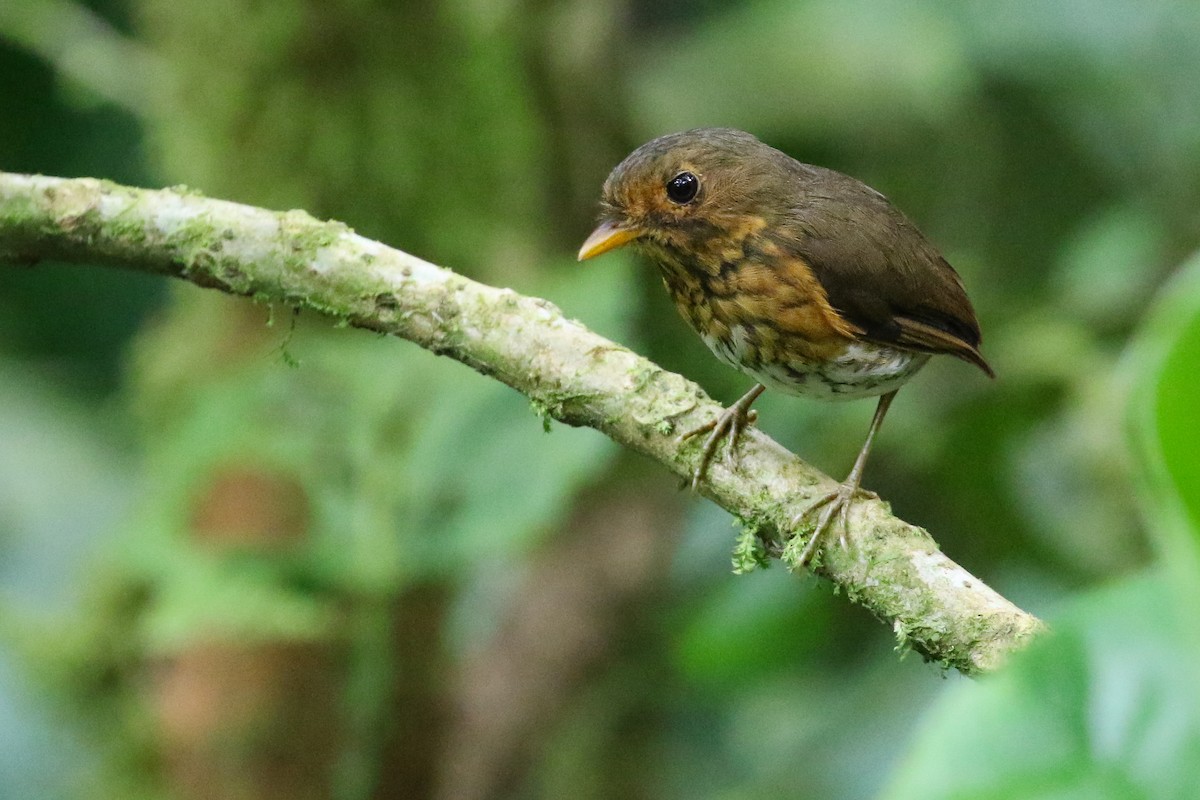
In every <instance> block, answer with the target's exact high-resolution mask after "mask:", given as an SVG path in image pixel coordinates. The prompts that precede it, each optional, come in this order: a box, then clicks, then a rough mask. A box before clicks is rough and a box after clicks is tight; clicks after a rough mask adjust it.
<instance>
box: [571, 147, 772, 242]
mask: <svg viewBox="0 0 1200 800" xmlns="http://www.w3.org/2000/svg"><path fill="white" fill-rule="evenodd" d="M795 163H796V162H793V161H792V160H791V159H789V158H788V157H787V156H785V155H784V154H783V153H781V152H779V151H778V150H776V149H774V148H772V147H769V146H768V145H765V144H763V143H762V142H760V141H759V140H758V139H756V138H754V137H753V136H751V135H750V134H748V133H744V132H742V131H738V130H733V129H731V128H697V129H695V130H690V131H685V132H683V133H673V134H670V135H668V136H662V137H659V138H658V139H654V140H653V141H650V142H647V143H646V144H644V145H642V146H641V147H639V148H638V149H637V150H634V151H633V152H632V153H630V154H629V156H628V157H627V158H626V159H625V160H624V161H622V162H621V163H620V164H618V165H617V166H616V168H614V169H613V171H612V173H611V174H610V175H609V176H608V180H606V181H605V182H604V194H603V198H602V201H601V209H602V210H601V214H600V224H599V225H598V226H597V228H596V230H595V231H593V232H592V235H591V236H589V237H588V238H587V241H585V242H584V243H583V246H582V247H581V248H580V250H579V260H580V261H584V260H586V259H589V258H594V257H595V256H598V255H601V254H602V253H606V252H608V251H609V250H613V249H615V248H618V247H622V246H624V245H627V244H633V245H634V246H635V247H638V248H639V249H643V250H647V251H649V252H650V253H651V254H652V255H654V254H661V255H667V254H670V253H675V254H687V255H689V256H691V257H692V258H704V257H705V256H706V255H711V256H713V257H719V255H720V253H719V250H720V248H722V247H728V246H729V245H730V244H733V243H740V242H741V241H742V240H743V239H744V238H745V237H746V236H748V235H752V234H754V233H756V232H758V231H759V230H762V229H763V228H766V227H768V226H769V225H770V224H771V223H772V222H773V219H772V217H773V215H774V214H777V213H779V211H780V210H782V209H786V208H787V205H788V204H787V198H788V190H789V185H791V184H792V182H793V181H794V179H795V177H796V176H795V175H793V174H792V172H791V171H792V170H793V169H794V167H792V166H790V165H793V164H795Z"/></svg>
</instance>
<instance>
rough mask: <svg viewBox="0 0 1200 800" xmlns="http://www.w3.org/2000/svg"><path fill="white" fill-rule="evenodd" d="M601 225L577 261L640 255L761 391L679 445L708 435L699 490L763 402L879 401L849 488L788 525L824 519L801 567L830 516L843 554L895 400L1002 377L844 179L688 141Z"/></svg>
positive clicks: (626, 186) (647, 169)
mask: <svg viewBox="0 0 1200 800" xmlns="http://www.w3.org/2000/svg"><path fill="white" fill-rule="evenodd" d="M600 209H601V210H600V219H599V224H598V225H597V227H596V228H595V230H594V231H593V232H592V234H591V235H590V236H588V237H587V239H586V240H585V241H584V243H583V245H582V247H581V248H580V249H579V255H578V258H579V260H580V261H586V260H588V259H591V258H595V257H596V256H599V255H601V254H603V253H606V252H609V251H611V250H614V249H616V248H620V247H625V246H630V247H632V248H633V249H635V250H637V251H639V252H640V253H641V254H643V255H644V256H645V257H647V258H648V259H649V261H651V262H653V264H654V265H656V266H657V267H658V270H659V272H660V274H661V276H662V280H663V284H664V285H665V287H666V289H667V292H668V293H669V294H670V296H671V299H672V300H673V301H674V304H675V306H676V308H677V309H678V310H679V313H680V314H681V315H682V316H683V318H684V320H685V321H686V322H687V323H688V324H689V325H690V326H691V327H692V329H693V330H695V332H696V333H697V334H699V336H700V338H701V339H702V340H703V341H704V343H705V344H706V345H707V346H708V348H709V349H710V350H711V351H712V352H713V354H714V355H715V356H716V357H717V358H718V359H719V360H721V361H722V362H724V363H726V364H727V365H729V366H731V367H733V368H735V369H737V370H740V371H741V372H743V373H745V374H746V375H748V376H749V377H750V378H752V379H754V381H755V383H754V386H753V387H752V388H751V389H750V390H749V391H748V392H746V394H745V395H744V396H742V398H741V399H739V400H738V401H737V402H735V403H734V404H733V405H732V406H730V407H729V408H728V409H724V410H723V411H722V413H721V414H720V415H719V416H717V417H716V418H715V419H714V420H712V421H711V422H709V423H707V424H705V425H701V426H700V427H698V428H696V429H695V430H691V431H688V432H686V433H684V434H683V438H684V439H691V438H693V437H695V436H699V435H701V434H704V433H707V434H708V436H707V438H706V439H705V441H704V445H703V449H702V450H701V455H700V459H699V462H698V464H697V466H696V468H695V470H694V471H693V473H692V477H691V484H692V487H693V488H694V489H695V488H699V487H700V485H701V482H702V481H703V479H704V476H705V474H706V470H707V469H708V466H709V464H710V462H711V461H712V458H713V456H714V454H715V452H716V450H717V449H718V447H719V446H720V444H721V441H722V439H723V438H727V439H728V443H727V445H726V451H725V453H726V458H727V459H732V458H734V457H735V456H734V452H735V448H736V446H737V441H738V438H739V437H740V436H741V434H742V432H743V431H744V430H745V428H746V426H747V425H749V424H751V423H753V422H754V421H755V420H756V412H754V411H753V410H752V409H751V406H752V405H753V403H754V401H755V400H756V399H757V398H758V396H759V395H761V394H762V393H763V392H764V391H765V390H767V389H772V390H777V391H780V392H783V393H786V394H789V395H797V396H803V397H812V398H818V399H821V400H835V401H836V400H854V399H859V398H869V397H877V398H878V401H877V404H876V407H875V414H874V416H873V418H872V420H871V424H870V427H869V428H868V430H867V436H866V440H865V441H864V442H863V445H862V448H861V449H860V450H859V452H858V456H857V458H856V459H855V461H854V466H853V467H852V468H851V470H850V473H849V475H848V476H847V477H846V479H845V480H844V481H843V482H842V483H841V484H839V485H838V487H837V489H835V490H834V491H832V492H830V493H828V494H827V495H825V496H823V497H821V498H819V499H817V500H816V501H815V502H813V503H811V504H810V505H809V506H808V507H807V508H806V509H805V510H804V511H803V512H802V513H800V514H799V515H798V516H797V517H796V518H795V519H794V520H793V521H792V522H793V528H797V529H798V528H799V526H800V525H801V524H802V523H803V521H804V519H805V518H807V517H809V516H811V515H816V518H815V524H814V525H813V532H812V534H811V536H810V537H809V539H808V542H807V543H806V544H805V547H804V549H803V550H802V551H801V553H800V555H799V557H798V559H797V561H798V563H799V564H801V565H803V564H807V563H809V562H810V560H811V559H812V558H813V556H814V555H815V553H816V552H817V549H818V547H819V546H820V542H821V541H822V538H823V536H824V534H825V533H826V532H827V531H828V530H830V528H831V522H832V521H833V520H834V518H835V516H836V517H837V519H838V521H839V522H840V525H841V534H840V540H841V544H842V546H843V547H848V543H847V539H846V536H847V532H848V519H847V515H848V512H849V509H850V507H851V505H852V503H853V501H854V499H855V497H856V496H857V495H859V494H860V493H863V490H861V484H862V477H863V471H864V470H865V468H866V463H867V458H868V456H869V455H870V452H871V446H872V444H873V443H874V441H875V437H876V435H877V434H878V433H879V429H880V427H881V426H882V424H883V419H884V416H885V415H886V414H887V411H888V408H889V407H890V406H891V404H892V400H893V399H894V398H895V396H896V392H897V391H898V390H899V389H900V387H901V386H903V385H904V384H905V383H907V382H908V381H909V380H910V379H911V378H912V377H913V376H914V375H915V374H916V373H917V372H918V371H919V370H920V369H921V368H922V367H923V366H925V364H926V363H927V362H928V361H929V359H930V358H931V357H932V356H934V355H939V354H945V355H950V356H954V357H956V358H959V359H961V360H963V361H965V362H967V363H969V364H972V365H974V366H975V367H978V368H979V369H980V370H982V371H983V372H984V373H985V374H986V375H988V376H989V377H995V372H994V371H993V369H992V367H991V366H990V365H989V364H988V362H987V361H986V360H985V359H984V357H983V355H982V354H981V352H980V342H981V339H982V337H981V334H980V329H979V322H978V320H977V319H976V316H975V310H974V308H973V306H972V305H971V301H970V299H969V298H968V297H967V293H966V289H965V288H964V286H963V282H962V279H961V278H960V277H959V275H958V273H957V272H956V271H955V270H954V268H953V267H951V266H950V264H949V263H948V262H947V261H946V259H945V258H943V257H942V255H941V254H940V253H939V252H938V250H937V248H936V247H935V246H934V245H933V244H932V243H931V242H930V241H929V240H928V239H927V238H926V237H925V235H924V234H922V233H921V231H920V230H918V229H917V227H916V225H914V224H913V223H912V222H911V221H910V220H909V218H908V217H907V216H905V215H904V214H903V213H902V212H901V211H900V210H899V209H898V208H896V206H894V205H893V204H892V203H891V201H889V200H888V199H887V198H886V197H885V196H884V195H883V194H881V193H880V192H878V191H876V190H875V189H872V188H871V187H869V186H867V185H866V184H865V183H863V182H861V181H859V180H857V179H856V178H853V177H850V176H849V175H845V174H843V173H841V172H837V171H835V170H832V169H827V168H824V167H819V166H814V165H811V164H805V163H802V162H800V161H798V160H796V159H794V158H792V157H791V156H789V155H787V154H786V153H784V152H782V151H780V150H777V149H776V148H774V147H771V146H770V145H768V144H765V143H764V142H762V141H760V140H759V139H758V138H756V137H755V136H753V135H752V134H749V133H746V132H745V131H741V130H736V129H733V128H695V129H693V130H688V131H683V132H680V133H673V134H668V135H665V136H660V137H658V138H656V139H653V140H651V141H649V142H647V143H646V144H643V145H642V146H640V147H638V148H637V149H636V150H634V151H633V152H632V153H630V154H629V155H628V156H627V157H626V158H625V159H624V160H623V161H621V162H620V163H619V164H618V165H617V166H616V167H615V168H613V170H612V172H611V173H610V174H609V176H608V178H607V179H606V180H605V182H604V187H603V191H602V197H601V203H600ZM866 494H870V493H866ZM818 512H819V513H818Z"/></svg>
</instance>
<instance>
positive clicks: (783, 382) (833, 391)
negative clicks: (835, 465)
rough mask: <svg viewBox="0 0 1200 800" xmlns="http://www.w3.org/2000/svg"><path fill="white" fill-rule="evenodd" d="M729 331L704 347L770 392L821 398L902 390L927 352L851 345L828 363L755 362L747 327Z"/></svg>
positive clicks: (920, 364)
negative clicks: (771, 390)
mask: <svg viewBox="0 0 1200 800" xmlns="http://www.w3.org/2000/svg"><path fill="white" fill-rule="evenodd" d="M731 333H732V336H731V337H730V338H731V341H729V342H726V341H721V340H717V339H715V338H711V337H708V336H705V337H703V338H704V343H705V344H707V345H708V349H710V350H712V351H713V354H714V355H716V356H717V358H719V359H721V360H722V361H724V362H725V363H726V364H728V365H729V366H731V367H734V368H735V369H738V370H741V371H742V372H744V373H746V374H747V375H749V376H750V377H752V378H754V379H755V380H756V381H758V382H759V383H761V384H763V385H764V386H766V387H767V388H768V389H775V390H777V391H781V392H785V393H786V394H793V395H801V396H804V397H815V398H820V399H823V400H854V399H857V398H860V397H875V396H878V395H881V394H886V393H888V392H891V391H894V390H895V389H899V388H900V387H901V386H903V385H904V383H905V382H907V381H908V379H909V378H911V377H912V376H913V375H915V374H916V373H917V371H918V370H919V369H921V367H923V366H925V363H926V362H927V361H929V354H928V353H917V352H913V351H912V350H901V349H899V348H896V347H889V346H888V345H882V344H873V343H871V342H852V343H851V344H850V345H849V346H848V347H847V348H846V351H845V352H844V353H842V354H841V355H840V356H838V357H837V358H835V359H833V360H832V361H823V362H813V361H806V360H802V361H788V362H759V363H756V362H755V359H754V350H753V349H752V348H750V347H749V342H748V341H747V338H746V332H745V329H744V328H742V327H740V326H734V327H733V328H732V329H731Z"/></svg>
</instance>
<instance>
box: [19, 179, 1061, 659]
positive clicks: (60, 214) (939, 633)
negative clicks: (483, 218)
mask: <svg viewBox="0 0 1200 800" xmlns="http://www.w3.org/2000/svg"><path fill="white" fill-rule="evenodd" d="M43 260H58V261H71V262H80V263H92V264H106V265H111V266H116V267H123V268H127V269H134V270H140V271H143V272H151V273H155V274H159V275H169V276H173V277H177V278H183V279H184V280H188V281H191V282H192V283H195V284H198V285H200V286H204V287H208V288H212V289H218V290H220V291H223V292H228V293H230V294H236V295H243V296H248V297H254V298H256V299H260V300H263V301H269V302H272V303H282V304H285V305H288V306H294V307H296V308H310V309H315V310H317V311H320V312H322V313H324V314H328V315H330V316H332V317H335V318H337V319H339V320H343V321H345V322H348V323H349V324H351V325H354V326H357V327H360V328H367V329H369V330H373V331H379V332H382V333H387V334H391V335H394V336H399V337H401V338H404V339H408V340H410V341H412V342H415V343H417V344H419V345H420V346H421V347H424V348H427V349H429V350H432V351H433V352H435V353H439V354H441V355H446V356H449V357H451V358H454V359H456V360H458V361H461V362H463V363H464V364H467V365H469V366H471V367H472V368H474V369H476V370H478V371H479V372H480V373H482V374H484V375H488V376H491V377H493V378H496V379H497V380H500V381H502V382H504V383H506V384H508V385H509V386H511V387H513V388H514V389H516V390H517V391H519V392H521V393H523V394H525V395H527V396H528V397H529V398H530V400H531V401H532V403H533V405H534V406H535V408H537V409H539V410H541V412H542V413H544V414H547V415H549V416H551V417H553V418H554V419H557V420H559V421H561V422H564V423H566V424H568V425H586V426H589V427H592V428H595V429H597V430H599V431H601V432H602V433H604V434H605V435H607V436H609V437H611V438H612V439H614V440H615V441H617V442H619V443H620V444H622V445H624V446H626V447H629V448H631V449H633V450H636V451H637V452H639V453H643V454H644V455H647V456H649V457H651V458H653V459H655V460H657V461H659V462H661V463H662V464H663V466H665V467H666V468H667V469H669V470H671V471H672V472H674V473H675V474H676V475H678V476H680V477H686V476H688V475H690V474H691V471H692V469H693V468H694V467H695V465H696V460H697V458H698V456H699V443H698V442H694V441H693V442H686V443H684V442H681V441H680V438H679V436H678V432H679V431H680V430H687V429H689V428H692V427H695V426H697V425H699V424H700V423H701V422H704V421H706V420H709V419H711V418H712V417H713V416H714V415H715V414H717V413H718V412H719V410H720V407H719V406H718V405H717V404H716V403H714V402H713V401H712V400H710V399H709V398H708V397H707V396H706V395H705V394H704V393H703V392H702V391H701V390H700V388H699V387H697V386H696V384H694V383H692V382H691V381H688V380H687V379H685V378H683V377H681V376H679V375H676V374H673V373H670V372H667V371H665V370H663V369H661V368H660V367H658V366H656V365H655V364H653V363H652V362H650V361H647V360H646V359H644V358H642V357H640V356H638V355H636V354H635V353H633V352H631V351H629V350H628V349H626V348H624V347H622V346H621V345H619V344H616V343H614V342H611V341H608V340H607V339H604V338H602V337H600V336H597V335H596V334H594V333H592V332H591V331H589V330H588V329H587V328H585V327H584V326H583V325H581V324H580V323H578V322H575V321H573V320H569V319H567V318H565V317H564V316H563V315H562V313H561V312H560V311H559V310H558V309H557V308H555V307H554V306H553V305H552V304H550V303H548V302H547V301H545V300H540V299H537V298H532V297H524V296H522V295H519V294H517V293H516V292H513V291H512V290H510V289H497V288H494V287H491V286H486V285H483V284H480V283H476V282H474V281H471V280H468V279H467V278H464V277H462V276H460V275H457V274H455V273H454V272H451V271H450V270H448V269H443V268H441V267H438V266H435V265H433V264H430V263H428V262H425V261H422V260H421V259H419V258H415V257H413V256H411V255H408V254H407V253H403V252H401V251H399V250H395V249H392V248H390V247H387V246H385V245H383V244H380V243H379V242H375V241H371V240H369V239H366V238H363V237H362V236H358V235H357V234H355V233H354V232H353V231H351V230H350V229H349V228H347V227H346V226H345V225H342V224H340V223H336V222H321V221H319V220H316V219H314V218H313V217H311V216H309V215H308V214H306V213H304V212H302V211H287V212H273V211H266V210H263V209H259V208H252V207H249V206H245V205H239V204H236V203H230V202H225V201H221V200H212V199H208V198H205V197H202V196H200V195H198V194H197V193H195V192H192V191H189V190H187V189H178V188H177V189H164V190H160V191H152V190H145V189H134V188H129V187H125V186H118V185H116V184H113V183H108V182H104V181H97V180H91V179H78V180H71V179H62V178H49V177H41V176H28V175H15V174H7V173H0V262H7V263H11V264H16V265H33V264H36V263H37V262H39V261H43ZM834 485H835V482H834V481H833V480H832V479H831V478H829V477H828V476H826V475H824V474H822V473H821V472H819V471H818V470H816V469H814V468H813V467H811V466H809V465H808V464H806V463H804V462H803V461H801V460H799V459H798V458H796V457H795V456H794V455H792V454H791V453H789V452H788V451H786V450H785V449H783V448H782V447H781V446H779V445H778V444H777V443H775V442H774V441H773V440H771V439H770V438H769V437H767V436H765V435H764V434H762V433H761V432H759V431H756V430H751V431H748V432H747V434H746V435H745V437H744V438H743V440H742V443H741V446H740V447H739V457H738V459H737V463H736V465H735V466H734V467H730V466H728V465H726V464H725V463H722V462H721V461H720V460H718V461H717V462H715V463H714V464H713V465H712V467H711V468H710V469H709V473H708V480H707V481H706V482H705V484H704V486H703V487H702V489H701V493H702V494H704V495H705V496H706V497H709V498H710V499H712V500H713V501H714V502H716V503H717V504H719V505H720V506H722V507H723V508H725V509H727V510H728V511H729V512H730V513H732V514H735V515H736V516H737V517H738V518H740V519H741V520H743V521H744V525H745V526H746V528H747V529H748V530H749V531H751V532H753V534H755V535H756V536H757V537H759V538H760V539H762V540H764V541H767V542H769V543H770V547H769V548H766V550H769V551H770V552H772V553H777V554H779V557H780V558H781V559H782V560H783V561H784V562H785V563H788V562H789V561H790V560H791V559H794V554H795V553H796V552H798V548H797V547H796V545H797V544H802V543H803V538H804V537H806V536H807V535H808V534H809V531H808V530H801V531H798V532H795V533H793V532H792V531H791V530H789V527H790V523H789V521H790V520H792V519H793V518H795V517H796V515H797V514H798V513H799V512H800V511H802V510H803V509H804V508H805V507H806V506H807V505H808V504H809V503H811V502H812V501H813V500H814V499H815V498H817V497H819V496H821V495H823V494H825V493H826V492H828V491H829V490H830V489H831V488H832V487H833V486H834ZM850 524H851V529H852V530H851V535H850V540H851V544H852V547H851V548H850V549H849V551H843V550H842V549H841V548H838V547H831V548H828V550H827V552H826V553H825V554H824V555H823V557H822V558H821V559H820V563H819V564H818V565H817V567H816V568H815V571H816V572H817V573H818V574H820V575H822V576H824V577H826V578H828V579H829V580H831V581H833V582H834V583H835V584H836V585H838V586H839V587H841V589H842V590H843V591H845V593H846V595H847V596H848V597H849V598H850V599H852V600H854V601H855V602H858V603H861V604H862V605H863V606H865V607H866V608H868V609H870V610H871V611H872V612H873V613H874V614H875V615H876V616H878V617H879V618H880V619H882V620H885V621H887V622H889V623H890V624H891V625H892V628H893V630H894V631H895V633H896V636H897V637H898V638H899V640H900V642H901V644H902V645H904V646H906V647H911V648H912V649H914V650H916V651H918V652H920V653H922V654H924V655H925V656H926V657H928V658H931V659H934V660H936V661H939V662H941V663H943V664H945V665H947V666H952V667H956V668H957V669H959V670H960V671H962V672H964V673H966V674H971V675H973V674H977V673H982V672H987V671H989V670H992V669H995V668H996V667H997V666H999V664H1000V663H1001V662H1002V661H1003V659H1004V658H1005V656H1006V655H1007V654H1008V653H1010V652H1012V651H1014V650H1016V649H1019V648H1020V647H1021V646H1022V645H1023V644H1025V643H1026V642H1027V641H1028V640H1029V639H1030V638H1031V637H1032V636H1034V635H1035V634H1037V633H1038V632H1039V631H1040V630H1041V629H1042V628H1043V625H1042V623H1041V622H1040V621H1039V620H1038V619H1037V618H1036V617H1033V616H1031V615H1029V614H1027V613H1025V612H1024V611H1022V610H1020V609H1019V608H1017V607H1016V606H1014V605H1013V604H1012V603H1010V602H1009V601H1008V600H1006V599H1005V598H1003V597H1001V596H1000V595H999V594H997V593H996V592H995V591H993V590H992V589H990V588H988V587H987V586H986V585H984V584H983V583H982V582H981V581H979V580H978V579H976V578H975V577H973V576H972V575H971V574H969V573H968V572H967V571H966V570H964V569H963V568H962V567H960V566H958V565H957V564H955V563H954V562H953V561H951V560H950V559H949V558H947V557H946V556H945V555H943V554H942V553H941V552H940V551H939V550H938V548H937V545H936V544H935V543H934V541H933V539H932V538H930V536H929V534H928V533H926V532H925V531H924V530H922V529H920V528H917V527H914V526H912V525H909V524H907V523H905V522H904V521H902V520H900V519H897V518H896V517H894V516H892V515H891V513H890V511H889V509H888V507H887V505H886V504H885V503H883V502H880V501H874V500H870V501H868V500H864V501H861V502H856V503H855V504H854V507H853V508H852V510H851V512H850ZM754 550H755V547H754V543H753V542H752V541H751V540H750V539H749V538H747V537H743V541H742V542H740V543H739V546H738V552H739V553H742V555H743V558H742V561H743V562H745V564H752V563H753V562H754V561H756V560H757V559H759V558H761V557H762V556H763V552H765V551H762V552H757V553H756V552H752V551H754Z"/></svg>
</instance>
